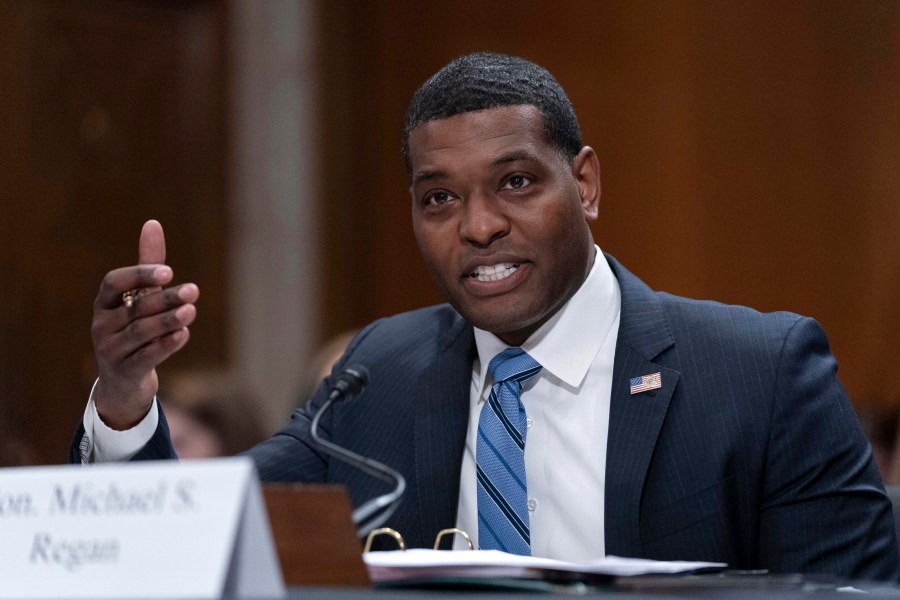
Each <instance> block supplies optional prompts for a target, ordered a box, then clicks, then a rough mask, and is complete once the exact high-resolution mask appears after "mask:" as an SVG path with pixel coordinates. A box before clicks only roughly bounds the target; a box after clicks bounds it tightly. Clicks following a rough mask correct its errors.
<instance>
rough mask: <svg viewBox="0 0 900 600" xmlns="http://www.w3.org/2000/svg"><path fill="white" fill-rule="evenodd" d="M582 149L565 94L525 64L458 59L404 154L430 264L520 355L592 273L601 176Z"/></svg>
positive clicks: (421, 98)
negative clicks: (592, 224)
mask: <svg viewBox="0 0 900 600" xmlns="http://www.w3.org/2000/svg"><path fill="white" fill-rule="evenodd" d="M532 77H534V78H535V80H534V81H532V79H531V78H532ZM529 88H533V89H529ZM560 107H562V108H560ZM548 114H549V115H551V116H550V117H548V116H547V115H548ZM560 114H562V117H560ZM566 115H568V116H566ZM568 121H571V123H569V124H568V125H565V123H566V122H568ZM566 132H568V133H566ZM573 132H574V133H573ZM560 140H562V141H560ZM573 144H574V145H573ZM579 144H580V138H579V134H578V123H577V121H575V115H574V111H572V107H571V105H570V104H569V101H568V99H566V96H565V93H564V92H563V91H562V88H561V87H560V86H559V84H558V83H556V81H555V80H554V79H553V77H552V76H551V75H550V74H549V73H547V71H545V70H544V69H542V68H540V67H538V66H537V65H534V64H532V63H529V62H527V61H524V60H522V59H517V58H511V57H507V56H501V55H488V54H479V55H472V56H468V57H463V58H460V59H458V60H456V61H454V62H453V63H450V65H448V66H447V67H444V69H442V70H441V71H440V72H438V74H437V75H435V76H434V77H432V78H431V79H430V80H429V81H428V82H426V83H425V85H423V86H422V89H420V90H419V91H418V92H417V93H416V95H415V96H414V98H413V101H412V105H411V106H410V109H409V113H408V117H407V129H406V132H405V135H404V149H405V154H406V157H407V164H408V167H409V170H410V175H411V178H412V185H411V188H410V192H411V194H412V200H413V202H412V216H413V229H414V232H415V235H416V241H417V242H418V244H419V249H420V251H421V253H422V257H423V259H424V260H425V264H426V266H427V267H428V270H429V271H430V273H431V275H432V277H433V278H434V280H435V282H436V283H437V285H438V287H439V288H440V289H441V291H442V292H443V294H444V296H445V297H446V298H447V301H448V302H450V304H452V305H453V307H454V308H456V309H457V310H458V311H459V312H460V314H462V315H463V316H464V317H465V318H466V319H467V320H468V321H469V322H470V323H472V324H473V325H475V326H476V327H479V328H481V329H485V330H487V331H491V332H493V333H495V334H496V335H497V336H498V337H500V338H501V339H502V340H503V341H505V342H506V343H508V344H510V345H520V344H521V343H522V342H524V341H525V339H527V338H528V336H530V335H531V334H532V333H534V331H535V330H536V329H537V328H538V327H540V325H542V324H543V323H545V322H546V321H547V320H548V319H549V318H550V317H552V316H553V314H555V313H556V312H557V311H558V310H559V308H560V307H562V305H563V304H565V302H566V301H568V299H569V298H571V297H572V294H574V293H575V292H576V291H577V290H578V288H579V287H580V286H581V284H582V283H583V282H584V279H585V277H586V276H587V273H588V272H589V270H590V267H591V265H592V264H593V259H594V249H593V239H592V237H591V231H590V228H589V227H588V221H592V220H594V219H596V218H597V207H598V203H599V199H600V167H599V164H598V162H597V157H596V155H595V154H594V151H593V150H591V149H590V148H588V147H584V148H580V147H579Z"/></svg>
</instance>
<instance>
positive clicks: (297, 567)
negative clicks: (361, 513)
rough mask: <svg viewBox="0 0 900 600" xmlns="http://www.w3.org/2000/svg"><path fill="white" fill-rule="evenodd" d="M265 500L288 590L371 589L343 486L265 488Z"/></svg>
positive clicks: (274, 486) (283, 485)
mask: <svg viewBox="0 0 900 600" xmlns="http://www.w3.org/2000/svg"><path fill="white" fill-rule="evenodd" d="M263 497H264V498H265V501H266V508H267V510H268V513H269V521H270V523H271V524H272V537H273V538H275V549H276V550H277V552H278V558H279V560H280V561H281V572H282V575H283V576H284V583H285V585H288V586H318V587H322V586H326V587H328V586H338V587H372V584H371V582H370V581H369V575H368V572H367V571H366V566H365V564H364V563H363V560H362V546H361V545H360V542H359V539H358V538H357V537H356V527H355V526H354V525H353V520H352V518H351V516H350V513H351V509H350V500H349V499H348V498H347V491H346V490H345V489H344V488H343V487H342V486H339V485H302V484H266V485H264V486H263Z"/></svg>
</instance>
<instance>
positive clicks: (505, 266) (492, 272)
mask: <svg viewBox="0 0 900 600" xmlns="http://www.w3.org/2000/svg"><path fill="white" fill-rule="evenodd" d="M517 268H518V265H516V264H513V263H500V264H498V265H484V266H482V267H475V270H474V271H472V277H474V278H475V279H477V280H478V281H498V280H500V279H506V278H507V277H509V276H510V275H512V274H513V273H515V272H516V269H517Z"/></svg>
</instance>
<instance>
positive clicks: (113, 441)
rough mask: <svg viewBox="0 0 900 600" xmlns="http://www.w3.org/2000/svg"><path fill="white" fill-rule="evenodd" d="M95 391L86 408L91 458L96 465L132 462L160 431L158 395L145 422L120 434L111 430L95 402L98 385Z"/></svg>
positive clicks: (89, 456) (86, 433)
mask: <svg viewBox="0 0 900 600" xmlns="http://www.w3.org/2000/svg"><path fill="white" fill-rule="evenodd" d="M98 381H100V380H99V379H98V380H97V381H95V382H94V387H93V388H91V397H90V398H88V403H87V407H86V408H85V409H84V419H83V421H82V422H83V423H84V435H85V437H86V438H87V439H88V440H89V445H88V458H89V462H92V463H104V462H116V461H124V460H129V459H131V457H132V456H134V455H135V454H137V453H138V452H139V451H140V450H141V448H143V447H144V446H146V445H147V442H149V441H150V438H152V437H153V434H154V433H156V428H157V427H158V426H159V408H158V406H157V400H156V396H154V397H153V404H152V405H151V406H150V412H148V413H147V416H146V417H144V419H143V420H142V421H141V422H140V423H138V424H137V425H135V426H134V427H132V428H131V429H126V430H125V431H117V430H115V429H112V428H110V427H109V426H108V425H107V424H106V423H104V422H103V419H101V418H100V414H99V413H98V412H97V405H96V404H95V403H94V392H95V391H96V390H97V382H98Z"/></svg>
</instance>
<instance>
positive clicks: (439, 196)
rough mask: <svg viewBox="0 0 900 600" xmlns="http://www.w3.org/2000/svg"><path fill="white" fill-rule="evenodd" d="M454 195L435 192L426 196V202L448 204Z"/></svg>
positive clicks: (433, 204) (431, 204) (435, 204)
mask: <svg viewBox="0 0 900 600" xmlns="http://www.w3.org/2000/svg"><path fill="white" fill-rule="evenodd" d="M451 198H452V196H450V194H448V193H447V192H434V193H433V194H430V195H428V196H426V197H425V204H428V205H430V206H440V205H441V204H446V203H447V202H449V201H450V200H451Z"/></svg>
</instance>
